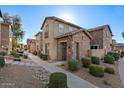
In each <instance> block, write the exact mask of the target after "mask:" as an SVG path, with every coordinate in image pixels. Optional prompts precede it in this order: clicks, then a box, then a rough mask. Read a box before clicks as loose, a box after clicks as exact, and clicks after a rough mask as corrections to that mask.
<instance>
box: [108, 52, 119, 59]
mask: <svg viewBox="0 0 124 93" xmlns="http://www.w3.org/2000/svg"><path fill="white" fill-rule="evenodd" d="M108 55H110V56H112V57H114V59H115V61H118V60H119V58H120V54H119V53H116V52H108Z"/></svg>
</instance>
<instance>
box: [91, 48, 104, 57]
mask: <svg viewBox="0 0 124 93" xmlns="http://www.w3.org/2000/svg"><path fill="white" fill-rule="evenodd" d="M90 52H91V56H96V57H99V58H103V57H104V56H105V50H104V49H92V50H90Z"/></svg>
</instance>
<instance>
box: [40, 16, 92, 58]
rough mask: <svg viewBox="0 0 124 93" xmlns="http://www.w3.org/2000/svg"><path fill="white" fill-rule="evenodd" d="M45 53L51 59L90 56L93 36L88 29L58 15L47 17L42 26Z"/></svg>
mask: <svg viewBox="0 0 124 93" xmlns="http://www.w3.org/2000/svg"><path fill="white" fill-rule="evenodd" d="M41 30H42V43H43V54H47V55H48V58H49V59H51V60H67V59H69V58H75V59H80V58H81V57H85V56H88V53H89V50H90V41H91V39H92V36H91V35H90V34H89V32H88V31H86V29H84V28H82V27H80V26H78V25H75V24H72V23H70V22H67V21H64V20H62V19H60V18H57V17H54V16H52V17H46V18H45V20H44V22H43V24H42V26H41Z"/></svg>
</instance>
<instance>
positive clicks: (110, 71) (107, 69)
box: [104, 67, 115, 74]
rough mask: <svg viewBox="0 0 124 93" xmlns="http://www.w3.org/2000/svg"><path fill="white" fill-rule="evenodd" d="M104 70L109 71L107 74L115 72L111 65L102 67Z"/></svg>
mask: <svg viewBox="0 0 124 93" xmlns="http://www.w3.org/2000/svg"><path fill="white" fill-rule="evenodd" d="M104 72H106V73H109V74H115V70H114V68H112V67H106V68H105V69H104Z"/></svg>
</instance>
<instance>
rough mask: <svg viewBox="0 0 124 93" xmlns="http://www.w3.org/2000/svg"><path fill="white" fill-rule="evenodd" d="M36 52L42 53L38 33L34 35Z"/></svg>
mask: <svg viewBox="0 0 124 93" xmlns="http://www.w3.org/2000/svg"><path fill="white" fill-rule="evenodd" d="M35 37H36V51H37V53H39V52H42V47H43V45H42V32H38V33H37V34H36V35H35Z"/></svg>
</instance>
